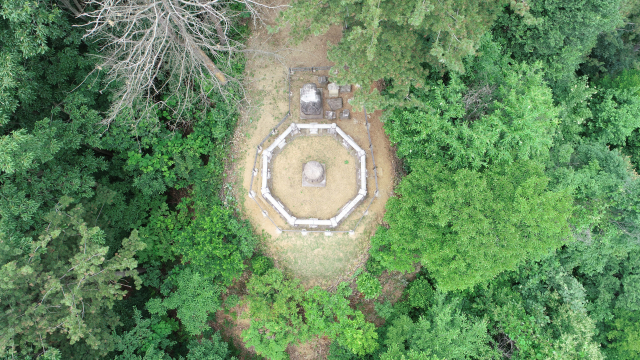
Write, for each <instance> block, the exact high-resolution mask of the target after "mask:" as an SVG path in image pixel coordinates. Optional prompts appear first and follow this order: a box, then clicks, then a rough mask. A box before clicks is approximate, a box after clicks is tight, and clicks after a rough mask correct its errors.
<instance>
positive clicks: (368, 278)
mask: <svg viewBox="0 0 640 360" xmlns="http://www.w3.org/2000/svg"><path fill="white" fill-rule="evenodd" d="M356 284H357V285H358V291H360V292H361V293H363V294H364V298H365V299H367V300H370V299H375V298H377V297H378V296H380V294H381V293H382V285H380V281H378V279H377V278H376V277H375V276H373V275H371V274H370V273H368V272H366V273H364V274H362V275H360V276H359V277H358V280H356Z"/></svg>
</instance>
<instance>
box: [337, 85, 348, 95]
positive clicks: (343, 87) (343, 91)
mask: <svg viewBox="0 0 640 360" xmlns="http://www.w3.org/2000/svg"><path fill="white" fill-rule="evenodd" d="M350 92H351V85H342V86H340V94H342V93H350Z"/></svg>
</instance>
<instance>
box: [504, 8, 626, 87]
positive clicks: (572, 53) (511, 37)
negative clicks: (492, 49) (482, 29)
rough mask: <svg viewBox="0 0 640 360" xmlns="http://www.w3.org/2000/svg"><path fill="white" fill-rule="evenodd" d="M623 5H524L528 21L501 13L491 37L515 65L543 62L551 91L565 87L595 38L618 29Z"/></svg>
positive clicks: (512, 14)
mask: <svg viewBox="0 0 640 360" xmlns="http://www.w3.org/2000/svg"><path fill="white" fill-rule="evenodd" d="M622 3H623V1H621V0H616V1H603V0H550V1H531V2H526V3H524V4H525V5H524V6H527V7H529V10H528V11H529V14H530V17H522V16H520V15H519V14H518V13H517V12H514V11H505V12H503V13H502V14H500V16H498V19H497V20H496V22H495V24H494V25H493V29H494V31H493V34H494V35H495V36H496V40H498V41H499V42H500V43H501V44H503V45H504V47H505V48H507V49H509V50H510V51H511V52H512V54H513V57H514V58H515V59H516V61H527V62H530V63H533V62H535V61H543V62H544V64H545V69H546V72H547V78H548V79H550V80H551V82H552V83H553V84H554V88H555V87H557V86H558V85H560V87H566V86H568V85H569V84H570V79H571V78H573V77H574V74H575V70H576V69H577V68H578V65H579V64H580V63H582V62H584V60H585V58H586V56H587V55H589V53H590V52H591V49H592V48H593V47H594V46H595V45H596V41H597V40H598V36H599V35H600V34H602V33H605V32H609V31H611V30H613V29H615V28H616V26H619V25H621V22H622V19H623V17H622V14H621V12H620V8H621V4H622Z"/></svg>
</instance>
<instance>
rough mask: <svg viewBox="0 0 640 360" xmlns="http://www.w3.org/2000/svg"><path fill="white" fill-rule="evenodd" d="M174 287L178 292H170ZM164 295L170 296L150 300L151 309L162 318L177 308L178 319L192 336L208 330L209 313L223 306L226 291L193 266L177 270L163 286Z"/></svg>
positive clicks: (148, 306) (151, 311)
mask: <svg viewBox="0 0 640 360" xmlns="http://www.w3.org/2000/svg"><path fill="white" fill-rule="evenodd" d="M174 288H175V291H174V292H170V291H171V290H172V289H174ZM162 292H163V295H165V296H167V297H166V298H164V299H159V298H154V299H151V300H149V302H148V303H147V309H148V310H149V312H150V313H152V314H159V315H164V314H165V313H166V312H167V310H173V309H176V312H177V316H178V318H179V319H180V321H181V323H182V325H183V326H184V328H185V330H186V331H187V333H189V334H190V335H200V334H201V333H202V332H203V331H204V330H205V329H206V328H207V327H208V324H207V318H208V317H209V314H212V313H215V312H216V311H217V310H218V309H219V308H220V306H221V305H222V300H221V299H220V294H221V292H222V288H221V287H220V286H219V285H215V284H213V283H212V282H211V280H210V279H208V278H207V277H205V276H203V275H201V274H200V273H198V272H195V271H193V270H192V269H191V268H189V267H187V268H185V269H179V268H178V269H176V270H174V274H172V276H169V278H168V279H167V280H166V281H165V283H164V284H163V287H162Z"/></svg>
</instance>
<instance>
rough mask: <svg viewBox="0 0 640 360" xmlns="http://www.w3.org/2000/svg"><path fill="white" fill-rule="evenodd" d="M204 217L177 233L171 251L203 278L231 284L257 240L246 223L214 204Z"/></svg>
mask: <svg viewBox="0 0 640 360" xmlns="http://www.w3.org/2000/svg"><path fill="white" fill-rule="evenodd" d="M205 214H206V215H205ZM205 214H202V215H201V216H199V217H197V218H196V219H195V220H194V221H193V222H192V223H191V224H189V226H187V227H186V228H185V229H184V230H182V231H181V232H179V233H178V234H177V237H176V239H175V243H176V245H175V249H174V251H175V253H177V254H179V255H182V262H183V263H185V264H186V263H189V264H190V266H192V267H194V268H195V269H197V271H198V272H199V273H200V274H202V275H203V276H205V277H206V278H210V279H215V280H216V281H218V282H220V283H221V284H225V285H231V282H232V280H233V279H234V278H236V277H238V276H240V275H241V274H242V271H243V270H244V268H245V265H244V264H243V261H244V259H246V258H249V257H251V255H252V254H253V249H254V246H255V244H256V238H255V236H254V235H253V232H252V229H251V227H250V226H249V224H248V222H246V221H241V220H239V219H237V218H236V217H235V216H234V215H233V212H232V210H231V209H229V208H224V207H222V206H220V205H219V204H216V205H215V206H211V208H210V209H209V210H208V212H207V213H205Z"/></svg>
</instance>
